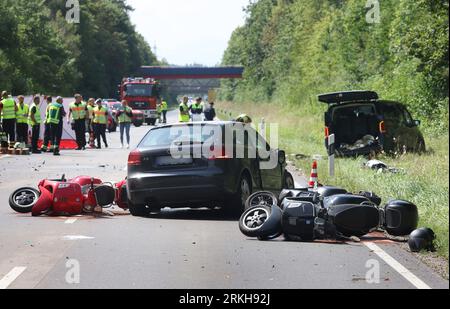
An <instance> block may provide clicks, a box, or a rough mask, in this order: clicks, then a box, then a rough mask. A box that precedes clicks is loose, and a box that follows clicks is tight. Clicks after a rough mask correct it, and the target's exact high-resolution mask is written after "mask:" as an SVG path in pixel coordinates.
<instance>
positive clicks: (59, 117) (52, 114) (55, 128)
mask: <svg viewBox="0 0 450 309" xmlns="http://www.w3.org/2000/svg"><path fill="white" fill-rule="evenodd" d="M47 113H48V116H47V120H46V121H47V122H48V123H49V124H50V134H51V138H50V139H51V144H52V146H51V147H52V149H53V154H54V155H55V156H59V155H60V152H59V145H60V143H61V137H62V131H63V119H64V117H65V116H66V112H65V111H64V106H63V98H62V97H58V98H57V99H56V102H55V103H52V104H50V106H49V107H48V111H47Z"/></svg>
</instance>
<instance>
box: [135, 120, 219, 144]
mask: <svg viewBox="0 0 450 309" xmlns="http://www.w3.org/2000/svg"><path fill="white" fill-rule="evenodd" d="M217 130H222V129H221V127H220V126H217V125H215V126H214V125H207V124H205V125H201V126H192V125H189V126H173V127H164V128H157V129H153V130H151V131H150V132H149V133H148V134H147V135H146V136H145V138H144V139H143V141H142V142H141V144H140V145H139V147H143V148H150V147H164V146H171V145H172V144H176V143H179V144H203V143H205V142H206V141H210V140H211V139H212V138H214V131H215V132H217Z"/></svg>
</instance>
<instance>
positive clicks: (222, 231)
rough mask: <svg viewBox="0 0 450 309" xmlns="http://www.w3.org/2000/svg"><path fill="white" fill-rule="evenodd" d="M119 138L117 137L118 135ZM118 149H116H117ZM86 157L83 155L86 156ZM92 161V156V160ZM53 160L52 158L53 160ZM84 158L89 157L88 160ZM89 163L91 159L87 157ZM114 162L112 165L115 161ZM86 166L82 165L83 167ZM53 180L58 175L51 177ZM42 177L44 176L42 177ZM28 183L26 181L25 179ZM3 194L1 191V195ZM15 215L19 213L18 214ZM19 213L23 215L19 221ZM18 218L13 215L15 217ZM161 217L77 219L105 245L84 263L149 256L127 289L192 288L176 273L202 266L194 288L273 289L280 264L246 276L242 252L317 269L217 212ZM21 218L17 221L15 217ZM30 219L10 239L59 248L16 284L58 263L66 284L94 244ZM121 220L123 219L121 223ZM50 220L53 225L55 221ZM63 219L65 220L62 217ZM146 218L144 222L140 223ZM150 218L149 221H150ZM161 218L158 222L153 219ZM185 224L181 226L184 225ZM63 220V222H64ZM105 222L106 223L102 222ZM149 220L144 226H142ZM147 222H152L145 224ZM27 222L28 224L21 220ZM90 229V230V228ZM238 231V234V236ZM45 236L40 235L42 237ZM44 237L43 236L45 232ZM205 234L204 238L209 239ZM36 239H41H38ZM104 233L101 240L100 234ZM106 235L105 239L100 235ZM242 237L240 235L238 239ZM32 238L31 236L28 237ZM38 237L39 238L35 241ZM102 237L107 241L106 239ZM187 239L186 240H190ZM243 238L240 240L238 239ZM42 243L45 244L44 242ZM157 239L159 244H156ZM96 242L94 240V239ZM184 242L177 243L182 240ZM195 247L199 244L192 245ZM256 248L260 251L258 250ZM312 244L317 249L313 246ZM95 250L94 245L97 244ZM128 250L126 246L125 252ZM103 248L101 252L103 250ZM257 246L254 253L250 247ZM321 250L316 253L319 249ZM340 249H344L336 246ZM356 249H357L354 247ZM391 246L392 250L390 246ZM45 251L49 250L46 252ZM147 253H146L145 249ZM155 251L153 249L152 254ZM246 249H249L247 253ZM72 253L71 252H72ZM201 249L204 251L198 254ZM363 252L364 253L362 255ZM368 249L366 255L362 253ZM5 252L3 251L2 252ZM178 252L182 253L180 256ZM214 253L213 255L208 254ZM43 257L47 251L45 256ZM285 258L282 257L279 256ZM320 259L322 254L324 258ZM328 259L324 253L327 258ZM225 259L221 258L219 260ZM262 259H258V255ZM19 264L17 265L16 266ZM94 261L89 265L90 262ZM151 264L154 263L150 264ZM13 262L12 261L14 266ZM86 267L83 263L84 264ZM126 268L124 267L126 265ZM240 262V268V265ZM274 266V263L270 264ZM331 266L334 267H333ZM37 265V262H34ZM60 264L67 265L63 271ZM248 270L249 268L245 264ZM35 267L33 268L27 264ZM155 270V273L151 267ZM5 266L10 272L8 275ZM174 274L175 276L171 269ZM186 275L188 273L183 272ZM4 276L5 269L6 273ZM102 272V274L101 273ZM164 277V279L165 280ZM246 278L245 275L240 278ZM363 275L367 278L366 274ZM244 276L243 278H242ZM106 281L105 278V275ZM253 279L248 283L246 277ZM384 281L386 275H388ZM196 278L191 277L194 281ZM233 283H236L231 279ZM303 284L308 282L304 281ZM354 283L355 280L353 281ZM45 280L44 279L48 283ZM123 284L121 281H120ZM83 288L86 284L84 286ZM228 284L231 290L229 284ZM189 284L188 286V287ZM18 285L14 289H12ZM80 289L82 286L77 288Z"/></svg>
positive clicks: (344, 280)
mask: <svg viewBox="0 0 450 309" xmlns="http://www.w3.org/2000/svg"><path fill="white" fill-rule="evenodd" d="M172 115H176V112H173V113H172ZM147 130H148V128H145V127H144V130H143V131H142V132H141V133H142V135H143V134H145V133H146V132H147ZM115 136H116V137H117V135H115ZM114 150H115V149H114ZM99 152H102V155H101V156H102V157H104V156H105V154H109V153H114V154H115V155H114V156H113V157H114V158H115V159H117V160H118V161H121V162H122V159H123V158H119V157H120V156H125V157H126V153H127V152H123V154H121V155H120V156H118V155H117V151H112V152H110V151H108V150H101V151H99ZM73 155H74V156H76V155H78V153H77V152H74V153H73ZM82 157H83V156H82ZM89 157H90V156H89ZM52 158H53V157H52ZM114 158H113V159H108V162H114ZM84 160H86V159H84ZM87 160H89V158H88V159H87ZM111 160H112V161H111ZM56 162H58V163H59V164H61V163H62V162H61V160H59V161H56ZM87 163H88V164H87V165H86V166H87V167H89V169H88V170H89V171H90V170H92V169H93V168H92V166H93V162H89V161H88V162H87ZM83 164H84V163H83ZM63 165H64V166H67V164H65V163H64V164H63ZM53 168H54V166H53V164H52V166H51V167H50V169H53ZM108 175H111V172H109V173H108ZM53 177H54V175H53ZM39 179H40V178H39ZM27 181H28V180H27ZM2 195H3V193H2ZM16 216H17V215H16ZM20 216H21V215H19V217H20ZM13 217H14V216H13ZM7 218H11V217H7ZM162 218H163V219H140V218H131V217H116V218H114V219H109V220H106V221H99V220H96V219H92V218H88V217H85V218H83V220H79V221H77V222H76V223H75V224H74V225H73V228H75V230H74V231H73V232H72V234H78V235H80V234H81V235H85V236H89V235H86V233H85V232H86V231H89V227H90V228H91V229H92V233H91V234H92V235H91V236H92V237H100V238H96V240H97V241H98V239H100V244H101V247H100V249H98V250H99V252H98V253H97V252H95V249H96V248H92V249H91V248H89V247H88V248H87V249H86V250H87V252H84V253H86V254H87V256H86V258H85V259H86V260H87V261H88V262H87V265H92V267H94V268H100V269H104V268H105V266H103V264H104V261H105V260H107V259H108V258H111V257H110V255H109V254H107V252H106V253H105V251H104V249H106V250H107V251H108V250H110V251H114V250H119V248H125V249H126V250H124V251H123V252H127V251H128V252H133V251H136V253H134V252H133V255H132V257H134V258H133V259H132V261H133V262H134V265H139V261H140V260H141V258H140V256H143V259H144V260H145V258H147V260H151V261H152V263H150V262H148V261H147V262H146V263H145V264H144V267H147V268H150V270H149V271H146V272H145V273H143V274H142V275H141V276H140V275H139V270H137V266H133V265H132V267H131V268H130V267H129V266H128V265H126V264H125V266H122V267H125V270H127V271H128V270H130V271H132V272H133V273H134V272H136V275H135V278H136V279H134V280H130V281H133V282H128V283H127V282H125V283H124V284H125V285H121V283H117V282H116V283H115V284H118V286H117V287H127V286H129V285H128V284H135V282H138V283H139V285H140V286H142V287H174V286H175V287H186V286H187V287H191V281H190V280H187V281H183V280H182V281H181V283H180V284H178V285H177V283H176V282H177V281H178V278H177V274H178V273H180V274H182V275H183V276H184V277H188V278H189V277H195V274H196V271H197V270H198V269H199V268H200V269H201V273H200V274H201V275H199V277H198V280H196V281H195V286H196V287H204V286H206V287H263V288H264V287H270V286H271V285H265V284H261V285H258V284H260V283H261V282H265V281H264V278H265V277H266V276H267V275H270V271H269V269H270V267H274V266H275V268H277V266H276V265H275V264H274V265H268V264H267V265H266V264H261V265H260V264H253V263H252V264H251V265H248V267H247V269H249V270H251V273H258V274H260V275H258V276H256V275H253V276H248V275H247V274H248V272H249V271H247V272H246V271H245V270H241V269H240V268H239V267H238V266H239V265H241V264H240V262H239V261H240V259H236V260H232V259H233V256H234V255H231V256H230V255H229V254H230V252H233V251H234V252H239V249H241V248H242V249H241V250H243V252H244V253H242V256H243V257H244V259H245V261H244V262H242V264H244V265H246V264H245V263H246V261H247V260H250V261H254V260H255V256H257V255H259V254H256V253H258V252H262V253H263V255H264V256H266V257H267V258H268V260H269V261H271V260H272V261H273V260H275V261H279V260H281V261H282V262H284V263H285V265H290V266H292V264H293V263H292V262H289V260H287V259H286V255H291V256H294V257H296V256H298V257H299V258H300V259H299V261H300V262H299V264H304V265H305V266H306V267H307V268H308V269H310V268H311V267H312V266H316V265H310V264H308V263H307V262H304V260H306V258H305V257H303V256H302V254H300V255H299V253H298V252H295V250H294V251H292V248H291V247H292V246H293V245H292V243H288V245H286V246H287V247H284V246H285V244H286V243H285V242H282V244H283V247H282V248H286V250H279V249H275V248H273V244H272V243H270V245H269V246H268V247H263V244H267V243H261V244H259V242H255V241H254V240H246V239H245V237H243V236H242V235H241V234H240V233H239V232H238V228H237V225H236V222H230V221H226V220H222V218H221V217H220V214H219V213H217V212H207V211H206V212H204V211H185V210H181V211H166V212H164V214H163V216H162ZM16 219H17V217H16ZM29 219H33V220H36V221H30V222H32V223H31V224H29V225H28V226H23V229H27V230H30V231H32V232H31V233H29V234H26V233H25V234H22V235H23V236H24V237H25V238H23V239H22V238H20V237H19V238H14V237H12V239H13V240H14V239H16V240H18V242H19V243H26V241H29V240H30V239H31V240H35V238H36V237H37V242H38V243H39V241H41V242H42V243H45V241H44V240H45V239H47V241H48V240H49V239H50V240H51V241H53V242H54V246H53V248H56V249H55V251H54V254H50V256H52V259H51V260H47V261H40V263H39V264H40V265H42V266H41V267H44V268H43V269H42V270H41V273H39V269H38V270H35V271H34V275H33V269H32V268H30V271H29V272H27V271H26V272H24V274H23V275H22V276H21V277H20V278H19V279H18V280H17V282H16V287H17V286H27V284H30V283H33V281H32V280H30V279H28V280H27V276H32V277H35V278H37V277H39V274H42V273H43V272H45V270H46V269H49V268H52V266H53V265H55V264H56V265H57V266H56V267H55V268H54V269H53V270H52V272H51V273H50V274H49V277H48V278H53V279H54V280H55V282H57V280H64V278H65V277H64V276H62V277H61V276H59V275H52V274H54V272H57V271H58V269H60V272H61V273H65V271H66V268H65V263H66V262H65V259H66V260H67V258H68V257H70V256H76V255H80V256H83V253H81V254H80V253H78V251H79V250H80V249H79V248H78V246H79V245H82V246H89V242H91V241H90V240H87V241H75V242H69V243H67V242H64V241H62V240H61V237H62V236H61V235H63V234H64V232H66V231H67V230H68V228H67V227H66V226H64V228H63V229H62V231H60V230H58V228H59V227H57V228H55V227H54V226H53V222H56V220H57V219H56V218H46V217H43V218H29ZM118 219H119V220H118ZM51 220H52V221H51ZM61 220H63V219H61ZM142 220H144V221H142ZM147 220H149V221H147ZM155 220H157V221H155ZM161 220H166V221H161ZM199 220H200V222H201V224H199ZM9 221H10V222H14V220H9ZM180 221H183V222H180ZM61 222H62V221H61ZM103 222H104V223H103ZM137 222H140V223H139V225H142V224H150V225H154V224H158V222H163V223H165V224H167V225H168V226H169V228H167V231H165V230H164V226H162V227H160V228H161V229H163V231H161V233H160V234H162V235H159V234H158V233H157V232H155V231H153V230H148V227H147V226H142V227H141V228H140V229H141V230H140V231H138V232H134V226H136V227H139V226H138V225H137ZM144 222H145V223H144ZM147 222H148V223H147ZM23 223H25V221H24V222H23ZM104 224H106V227H105V228H104V230H108V229H113V230H112V231H111V233H110V235H109V236H108V235H103V234H102V231H103V228H101V227H102V226H103V225H104ZM86 225H87V226H86ZM61 226H63V224H61ZM217 226H220V227H221V228H219V229H217ZM198 227H200V230H198ZM17 228H21V227H20V226H15V225H14V227H13V228H12V229H11V232H13V233H12V235H15V234H17ZM180 229H181V234H182V235H184V238H183V239H184V240H186V239H190V238H199V239H200V240H201V243H203V244H205V248H203V249H202V247H195V245H196V244H197V242H196V241H192V242H191V244H192V245H194V247H190V246H188V247H186V245H187V244H189V241H187V242H182V239H179V237H178V236H177V235H179V233H180ZM42 230H54V231H56V232H55V234H54V235H53V236H52V235H45V236H42V235H41V236H39V231H42ZM116 230H117V231H120V230H123V231H125V234H127V233H128V237H125V239H122V240H121V241H120V242H119V243H118V244H117V245H116V244H115V240H114V238H117V239H120V237H118V236H114V237H110V236H111V235H114V232H115V231H116ZM149 233H150V234H152V235H156V236H158V238H157V239H153V237H152V238H150V239H149V238H147V237H146V236H147V235H148V234H149ZM199 233H200V234H201V235H200V236H201V237H198V236H199ZM233 233H234V234H235V235H234V236H233V237H232V238H231V239H230V238H229V235H233ZM236 233H237V235H236ZM41 234H42V233H41ZM44 234H45V233H44ZM205 234H206V235H205ZM36 235H38V236H36ZM97 235H100V236H97ZM102 235H103V236H102ZM136 235H138V236H137V239H138V243H137V244H136V246H131V247H130V243H129V242H130V237H136ZM238 235H239V236H238ZM27 236H29V237H27ZM33 237H35V238H33ZM102 237H103V238H102ZM186 237H187V238H186ZM238 237H239V238H238ZM41 239H44V240H41ZM158 239H159V242H158ZM223 239H226V240H227V241H226V243H225V244H223ZM228 240H230V242H232V243H233V244H241V247H234V246H231V245H230V244H229V243H228V242H229V241H228ZM93 241H95V240H93ZM180 241H181V242H182V243H179V242H180ZM18 242H14V241H12V242H10V243H8V244H6V245H5V246H8V247H9V248H12V249H11V250H8V249H7V250H5V252H13V250H14V247H13V246H14V245H15V244H16V243H18ZM247 242H251V244H252V245H249V244H247ZM153 243H155V244H156V247H152V246H150V247H146V246H148V245H149V244H153ZM194 243H195V244H194ZM68 244H70V245H71V246H68V247H66V246H67V245H68ZM255 244H256V248H254V246H255ZM164 245H167V246H169V248H167V250H166V251H167V252H166V255H163V256H164V257H165V256H167V254H169V255H170V256H175V257H176V256H179V255H182V256H184V255H185V256H186V257H188V256H193V257H194V258H195V259H194V262H195V263H194V262H193V263H191V265H189V269H188V270H187V271H186V270H184V267H186V265H185V263H188V262H189V259H188V258H185V259H183V263H180V261H178V262H177V261H175V262H171V261H164V259H163V258H161V257H158V256H157V252H158V251H159V252H163V253H164V251H163V249H165V247H164ZM172 245H173V246H175V247H178V248H179V250H175V251H174V252H172V251H170V250H171V246H172ZM214 245H216V246H219V248H215V247H214ZM297 245H298V246H300V247H299V251H304V250H305V248H304V247H310V249H308V250H306V251H305V252H308V251H310V250H312V251H315V250H317V251H318V252H319V253H320V252H322V251H325V252H326V250H331V251H330V252H334V253H333V254H332V255H333V256H334V254H336V255H339V256H341V255H342V256H347V258H346V259H347V260H348V259H349V258H348V256H350V260H353V257H354V256H355V251H354V249H350V250H351V251H350V252H344V253H340V252H339V250H341V249H330V248H332V247H334V246H336V245H330V244H320V243H314V244H297ZM311 245H314V246H312V247H311ZM109 246H113V248H109ZM330 246H332V247H330ZM94 247H95V246H94ZM127 247H128V248H127ZM33 248H37V250H35V251H36V252H41V250H42V252H46V251H47V250H48V249H46V248H44V247H42V248H40V247H39V246H38V247H36V246H34V247H33ZM102 248H103V250H102ZM139 248H143V249H144V251H142V250H140V249H139ZM209 248H212V250H210V249H209ZM252 248H253V249H252ZM289 248H290V249H289ZM315 248H317V249H315ZM337 248H344V247H341V245H340V246H338V247H337ZM352 248H353V247H352ZM389 248H392V247H389ZM44 249H46V250H44ZM147 249H148V250H147ZM152 249H153V251H152ZM155 249H156V253H154V254H155V255H156V256H153V255H151V254H150V255H149V256H146V254H148V252H154V250H155ZM244 249H245V250H244ZM72 250H73V252H72ZM198 250H200V251H198ZM246 250H256V253H255V252H252V251H250V252H247V253H246ZM290 250H291V251H292V252H291V251H290ZM361 250H362V251H361ZM364 250H365V251H364ZM2 251H3V250H2ZM81 251H82V252H83V249H81ZM90 251H92V252H93V253H95V254H94V255H91V254H90V253H89V252H90ZM179 251H180V252H179ZM181 251H185V252H187V253H182V252H181ZM210 251H212V252H210ZM358 251H360V252H361V254H362V257H361V256H359V255H361V254H356V260H357V261H360V260H361V259H362V258H363V257H366V259H367V256H370V251H369V250H367V248H359V249H358ZM61 252H66V253H65V254H63V255H66V257H65V258H64V257H61V255H58V253H61ZM123 252H122V253H121V250H119V252H117V254H114V256H116V255H117V259H116V260H113V262H114V261H116V262H115V263H116V264H117V265H120V263H121V262H120V261H121V260H127V258H128V257H127V254H124V253H123ZM41 254H43V253H41ZM18 255H19V256H18V257H14V258H11V259H10V260H11V261H13V262H17V263H20V262H21V260H20V257H21V256H26V255H25V254H18ZM97 255H98V256H103V257H104V259H101V260H100V261H97V259H96V256H97ZM279 255H281V256H282V257H281V258H280V256H279ZM321 255H322V254H321ZM325 255H326V254H325ZM333 256H330V260H331V262H339V261H336V258H334V257H333ZM221 258H222V260H221ZM224 258H227V260H228V261H226V262H225V264H226V265H225V266H223V265H222V264H223V262H224ZM258 259H259V256H258ZM2 260H3V258H2ZM211 260H212V261H217V265H216V264H214V263H213V264H211V262H210V261H211ZM319 261H320V262H322V261H321V260H319ZM232 262H236V265H235V267H231V265H232ZM17 263H16V264H17ZM89 263H91V264H89ZM149 263H150V264H149ZM165 263H167V264H168V265H172V264H173V266H172V267H168V269H169V270H168V271H165V272H164V273H162V274H161V273H160V272H159V269H160V268H159V267H158V266H161V265H165ZM12 264H14V263H12ZM82 264H84V262H83V263H82ZM122 264H123V263H122ZM238 264H239V265H238ZM269 264H270V263H269ZM330 264H331V266H330ZM32 265H33V263H32ZM319 265H320V264H317V266H319ZM332 265H333V263H330V262H327V261H325V264H324V266H323V267H321V269H322V270H327V271H329V272H333V269H334V268H336V267H340V268H343V269H345V264H344V263H341V264H339V266H334V267H333V266H332ZM61 266H63V267H62V268H61ZM112 266H114V264H112ZM246 266H247V265H246ZM29 267H31V266H29ZM151 267H153V269H152V268H151ZM7 268H8V267H6V270H5V271H7ZM116 268H117V267H112V269H113V272H115V273H116V274H117V270H116ZM385 268H386V269H388V270H389V269H390V268H389V266H387V265H386V267H385ZM213 269H218V270H219V273H215V272H214V270H213ZM308 269H306V268H303V267H302V266H300V270H298V271H297V272H295V275H296V277H302V278H308V276H311V275H314V274H315V273H316V272H313V273H312V274H309V273H308ZM171 270H172V271H173V272H172V273H171V272H170V271H171ZM390 270H391V271H393V270H392V269H390ZM183 271H184V272H183ZM289 271H290V270H284V271H281V273H282V274H284V275H285V277H286V278H289V274H288V272H289ZM366 271H367V270H366V269H365V268H363V270H361V271H359V274H358V271H351V272H354V273H355V275H352V276H351V277H350V276H348V275H349V274H346V273H341V276H340V277H341V278H340V280H339V279H336V280H333V281H332V282H333V284H331V285H330V286H329V287H346V286H347V284H348V282H351V283H352V286H353V285H354V284H358V283H359V284H360V283H361V282H362V281H364V280H363V279H362V278H364V277H365V272H366ZM2 272H3V270H2ZM101 272H102V271H100V273H101ZM118 272H119V273H120V269H119V270H118ZM221 273H226V275H225V279H226V280H225V279H224V280H219V281H218V283H217V284H216V285H214V282H211V280H212V281H214V280H213V279H211V277H215V276H217V275H220V274H221ZM317 273H319V279H318V281H317V282H318V283H317V284H318V285H319V283H320V287H327V286H324V285H323V281H327V280H328V279H327V278H325V277H324V276H322V275H320V270H318V271H317ZM164 274H166V275H165V277H164ZM242 274H245V276H244V277H242V276H243V275H242ZM363 275H364V276H363ZM386 275H389V273H386ZM88 276H89V277H88V281H84V283H88V284H92V285H91V286H90V287H100V286H102V284H103V285H104V284H105V282H103V283H102V282H101V281H103V280H106V284H107V285H108V284H110V282H109V281H110V280H107V278H105V279H102V280H96V279H95V278H93V279H92V278H91V276H90V275H88ZM153 276H163V277H164V280H162V281H161V284H159V283H154V282H152V281H151V280H150V281H149V279H148V278H149V277H153ZM240 276H241V277H240ZM103 277H104V276H103ZM247 277H248V278H250V279H247ZM385 277H386V276H385ZM190 279H192V278H190ZM231 279H233V280H231ZM272 279H273V280H270V281H274V282H276V283H277V284H276V285H275V286H274V288H277V287H295V288H296V287H311V286H310V285H309V284H307V285H305V286H302V283H304V282H303V281H301V282H299V280H298V278H292V280H290V281H289V282H290V284H291V285H283V283H281V282H279V281H282V280H281V279H283V277H281V279H280V278H279V277H274V278H272ZM303 280H304V279H303ZM350 280H351V281H350ZM391 280H392V279H389V282H394V281H391ZM44 281H45V280H44ZM89 281H92V282H91V283H89ZM398 281H399V282H398V283H399V285H398V286H399V287H405V286H407V287H412V286H411V285H409V284H408V283H407V282H406V281H405V280H403V279H402V278H398ZM121 282H122V281H121ZM82 284H83V283H82ZM227 284H228V286H227ZM185 285H186V286H185ZM13 286H14V285H13ZM386 286H389V285H388V283H385V284H383V287H386ZM77 287H79V286H77ZM361 287H366V284H364V285H362V286H361Z"/></svg>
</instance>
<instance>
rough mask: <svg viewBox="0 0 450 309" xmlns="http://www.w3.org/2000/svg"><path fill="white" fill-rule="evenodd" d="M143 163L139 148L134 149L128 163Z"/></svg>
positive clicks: (133, 164)
mask: <svg viewBox="0 0 450 309" xmlns="http://www.w3.org/2000/svg"><path fill="white" fill-rule="evenodd" d="M141 163H142V155H141V152H140V151H139V150H134V151H132V152H131V153H130V155H129V156H128V165H130V166H135V165H140V164H141Z"/></svg>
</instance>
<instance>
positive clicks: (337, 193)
mask: <svg viewBox="0 0 450 309" xmlns="http://www.w3.org/2000/svg"><path fill="white" fill-rule="evenodd" d="M380 205H381V198H379V197H378V196H377V195H376V194H374V193H371V192H360V193H358V194H352V193H348V192H347V191H346V190H344V189H342V188H336V187H321V188H319V189H318V190H317V191H312V190H310V189H307V188H305V189H292V190H291V189H288V190H283V191H282V192H281V194H280V196H279V197H278V198H277V197H276V196H275V195H274V194H272V193H270V192H257V193H255V194H253V195H252V196H250V197H249V199H248V200H247V203H246V211H245V212H244V214H243V215H242V216H241V218H240V220H239V228H240V230H241V232H242V233H243V234H244V235H246V236H248V237H257V238H258V239H260V240H270V239H274V238H277V237H279V236H281V235H282V234H284V236H285V239H286V240H295V241H314V240H316V239H355V238H359V237H362V236H364V235H366V234H369V233H371V232H373V231H376V230H380V229H381V230H384V231H385V232H387V233H388V234H390V235H392V236H404V235H409V234H410V233H411V232H412V231H414V230H415V229H416V228H417V225H418V221H419V215H418V209H417V207H416V206H415V205H414V204H412V203H410V202H407V201H402V200H392V201H389V202H388V203H387V204H386V205H385V206H384V207H380Z"/></svg>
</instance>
